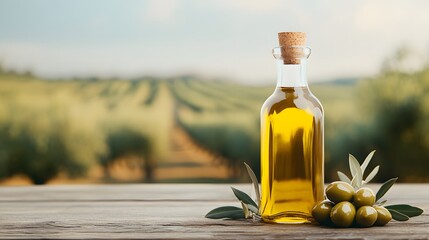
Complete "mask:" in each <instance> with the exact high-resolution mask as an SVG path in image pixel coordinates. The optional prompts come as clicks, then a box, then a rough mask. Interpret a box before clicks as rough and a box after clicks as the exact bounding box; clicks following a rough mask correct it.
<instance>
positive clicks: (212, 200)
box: [0, 184, 429, 239]
mask: <svg viewBox="0 0 429 240" xmlns="http://www.w3.org/2000/svg"><path fill="white" fill-rule="evenodd" d="M235 187H237V188H239V189H241V190H243V191H246V192H250V189H251V186H250V184H246V185H235ZM371 187H372V188H373V189H374V190H377V189H378V187H379V186H378V185H373V186H371ZM386 197H387V198H388V199H389V200H390V203H410V204H413V205H416V206H419V207H421V208H423V209H424V210H425V213H424V214H423V215H422V216H420V217H417V218H412V219H411V220H410V221H408V222H405V223H399V222H395V221H392V222H390V223H389V224H388V225H387V226H385V227H373V228H365V229H359V228H354V229H333V228H325V227H319V226H316V225H274V224H262V223H251V222H248V221H230V220H210V219H205V218H204V215H205V214H206V213H207V212H208V211H209V210H211V209H212V208H214V207H218V206H221V205H234V206H239V204H238V202H237V201H235V199H234V195H233V194H232V191H231V190H230V187H229V185H224V184H219V185H215V184H212V185H210V184H183V185H180V184H153V185H144V184H135V185H82V186H34V187H2V188H0V239H38V238H39V239H40V238H43V239H303V238H308V239H429V215H428V214H427V212H428V211H429V184H415V185H404V184H402V185H401V184H397V185H395V186H394V187H393V188H392V190H391V191H390V192H389V193H388V194H387V195H386Z"/></svg>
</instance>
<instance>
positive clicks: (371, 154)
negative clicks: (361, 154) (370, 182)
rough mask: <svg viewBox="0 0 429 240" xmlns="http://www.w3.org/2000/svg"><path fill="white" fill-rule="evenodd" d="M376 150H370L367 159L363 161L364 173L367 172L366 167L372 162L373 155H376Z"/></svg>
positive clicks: (362, 168) (361, 167)
mask: <svg viewBox="0 0 429 240" xmlns="http://www.w3.org/2000/svg"><path fill="white" fill-rule="evenodd" d="M374 153H375V150H374V151H372V152H370V153H369V154H368V156H366V158H365V161H363V163H362V166H360V169H361V170H362V175H363V174H364V173H365V170H366V167H368V164H369V162H371V159H372V157H373V156H374Z"/></svg>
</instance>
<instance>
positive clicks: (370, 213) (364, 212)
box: [356, 206, 377, 227]
mask: <svg viewBox="0 0 429 240" xmlns="http://www.w3.org/2000/svg"><path fill="white" fill-rule="evenodd" d="M375 221H377V210H375V208H373V207H370V206H363V207H360V208H359V209H358V210H357V212H356V225H358V226H359V227H371V226H372V225H374V223H375Z"/></svg>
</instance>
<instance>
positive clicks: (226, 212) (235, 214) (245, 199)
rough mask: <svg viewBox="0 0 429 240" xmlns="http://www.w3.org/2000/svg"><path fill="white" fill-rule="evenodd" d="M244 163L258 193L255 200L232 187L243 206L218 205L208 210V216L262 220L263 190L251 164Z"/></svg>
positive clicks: (212, 217)
mask: <svg viewBox="0 0 429 240" xmlns="http://www.w3.org/2000/svg"><path fill="white" fill-rule="evenodd" d="M244 165H245V166H246V169H247V173H248V174H249V177H250V179H251V180H252V185H253V188H254V191H255V195H256V196H255V200H253V199H252V198H251V197H250V196H249V195H247V194H246V193H245V192H243V191H241V190H238V189H236V188H234V187H231V189H232V192H233V193H234V195H235V197H237V199H238V200H239V201H240V203H241V208H239V207H235V206H223V207H218V208H215V209H213V210H211V211H210V212H208V213H207V214H206V216H205V217H206V218H211V219H221V218H229V219H252V220H253V221H254V222H259V221H261V216H260V215H259V205H260V201H261V200H260V199H261V191H260V189H259V183H258V179H257V178H256V175H255V173H254V172H253V171H252V168H250V166H249V165H247V164H246V163H244Z"/></svg>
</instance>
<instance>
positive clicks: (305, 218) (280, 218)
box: [262, 212, 313, 224]
mask: <svg viewBox="0 0 429 240" xmlns="http://www.w3.org/2000/svg"><path fill="white" fill-rule="evenodd" d="M262 220H263V221H264V222H266V223H279V224H304V223H312V222H313V217H312V216H311V214H308V213H303V212H281V213H277V214H273V215H269V216H267V215H265V216H264V215H263V216H262Z"/></svg>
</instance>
